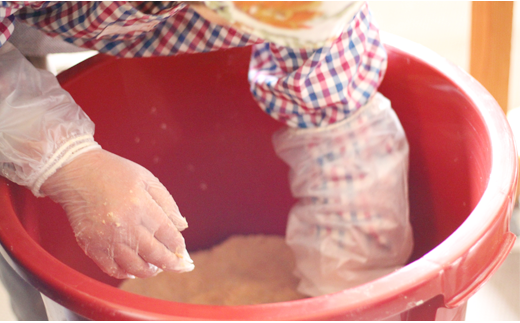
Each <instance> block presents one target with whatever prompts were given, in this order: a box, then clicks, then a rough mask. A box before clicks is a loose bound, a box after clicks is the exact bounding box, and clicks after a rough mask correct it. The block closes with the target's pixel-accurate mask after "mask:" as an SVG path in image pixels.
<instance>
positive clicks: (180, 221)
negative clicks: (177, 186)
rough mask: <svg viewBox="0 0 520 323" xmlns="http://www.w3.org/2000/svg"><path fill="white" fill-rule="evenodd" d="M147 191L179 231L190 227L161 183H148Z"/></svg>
mask: <svg viewBox="0 0 520 323" xmlns="http://www.w3.org/2000/svg"><path fill="white" fill-rule="evenodd" d="M147 191H148V193H149V194H150V196H151V197H152V199H153V200H154V201H155V202H156V203H157V204H158V205H159V206H160V207H161V208H162V210H163V211H164V213H166V215H167V216H168V218H170V220H171V221H172V222H173V224H174V225H175V227H176V228H177V229H178V230H179V231H182V230H184V229H186V228H187V227H188V222H186V219H185V218H184V217H183V216H182V215H181V213H180V211H179V207H178V206H177V204H176V203H175V201H174V200H173V197H172V196H171V195H170V193H169V192H168V190H167V189H166V187H164V186H163V185H162V184H161V183H160V182H159V181H157V183H147Z"/></svg>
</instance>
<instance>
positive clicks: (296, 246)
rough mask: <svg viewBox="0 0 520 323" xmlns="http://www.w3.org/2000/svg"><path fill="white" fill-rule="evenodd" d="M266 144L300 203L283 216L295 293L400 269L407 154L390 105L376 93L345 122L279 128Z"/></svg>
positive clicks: (326, 289)
mask: <svg viewBox="0 0 520 323" xmlns="http://www.w3.org/2000/svg"><path fill="white" fill-rule="evenodd" d="M273 141H274V146H275V150H276V152H277V154H278V155H279V156H280V157H281V158H282V159H283V160H284V161H285V162H286V163H287V164H289V166H290V167H291V172H290V183H291V190H292V193H293V195H294V196H295V197H297V198H300V200H299V202H298V203H297V204H296V205H295V206H294V207H293V208H292V209H291V211H290V214H289V222H288V226H287V232H286V242H287V244H288V245H289V246H290V247H291V248H292V249H293V251H294V254H295V259H296V270H295V274H296V275H297V276H298V277H299V278H301V281H300V284H299V286H298V290H299V291H300V292H301V293H303V294H307V295H310V296H318V295H323V294H328V293H333V292H337V291H341V290H344V289H347V288H350V287H354V286H356V285H360V284H363V283H366V282H368V281H370V280H373V279H376V278H378V277H380V276H383V275H386V274H388V273H390V272H391V271H393V270H396V269H398V268H399V267H400V266H402V265H404V263H405V262H406V260H407V259H408V257H409V256H410V253H411V251H412V247H413V238H412V229H411V225H410V223H409V219H408V218H409V210H408V184H407V177H408V152H409V149H408V143H407V141H406V137H405V134H404V131H403V128H402V127H401V124H400V123H399V120H398V119H397V116H396V115H395V113H394V111H393V110H392V108H391V106H390V101H388V100H387V99H386V98H384V97H383V96H382V95H381V94H379V93H377V94H376V95H375V97H374V98H373V99H371V100H370V101H369V102H368V103H367V104H366V105H365V106H363V107H362V108H361V109H360V110H359V111H358V112H356V113H355V114H354V115H352V116H351V117H349V118H348V119H346V120H343V121H341V122H339V123H336V124H332V125H329V126H327V127H325V128H313V129H296V128H286V129H283V130H282V131H280V132H278V133H276V134H275V136H274V138H273Z"/></svg>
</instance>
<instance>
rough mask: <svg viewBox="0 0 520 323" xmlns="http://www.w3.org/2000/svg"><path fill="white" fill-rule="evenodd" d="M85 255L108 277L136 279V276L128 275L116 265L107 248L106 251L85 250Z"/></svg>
mask: <svg viewBox="0 0 520 323" xmlns="http://www.w3.org/2000/svg"><path fill="white" fill-rule="evenodd" d="M85 253H86V254H87V256H89V257H90V259H92V260H93V261H94V262H95V263H96V265H98V267H99V268H100V269H101V270H103V272H105V273H106V274H107V275H110V276H112V277H114V278H117V279H127V278H135V276H134V275H132V274H130V273H128V272H127V271H126V270H124V269H122V268H121V267H120V266H119V265H118V264H117V263H116V261H115V260H114V258H113V256H112V254H111V252H110V251H109V249H108V248H105V249H104V250H102V249H97V248H96V249H94V248H89V249H86V250H85ZM109 253H110V254H109Z"/></svg>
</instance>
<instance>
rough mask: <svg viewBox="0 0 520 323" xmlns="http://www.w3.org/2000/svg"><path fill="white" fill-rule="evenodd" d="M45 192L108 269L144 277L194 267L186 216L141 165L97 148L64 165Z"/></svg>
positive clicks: (118, 275) (83, 245)
mask: <svg viewBox="0 0 520 323" xmlns="http://www.w3.org/2000/svg"><path fill="white" fill-rule="evenodd" d="M41 191H42V192H43V193H44V194H45V195H48V196H49V197H50V198H51V199H52V200H54V201H55V202H57V203H59V204H61V205H62V206H63V208H64V209H65V212H66V213H67V217H68V219H69V221H70V224H71V225H72V228H73V230H74V232H75V234H76V239H77V241H78V243H79V245H80V246H81V248H82V249H83V250H84V251H85V253H86V254H87V255H88V256H89V257H90V258H92V259H93V260H94V261H95V262H96V264H97V265H98V266H99V267H100V268H101V269H102V270H103V271H104V272H106V273H107V274H109V275H111V276H114V277H116V278H129V277H132V276H137V277H142V278H144V277H149V276H153V275H155V274H157V273H158V272H159V271H160V270H161V269H162V270H169V271H175V272H185V271H190V270H192V269H193V268H194V266H193V261H192V260H191V259H190V257H189V255H188V252H187V251H186V247H185V243H184V238H183V237H182V235H181V233H180V231H182V230H184V229H185V228H187V227H188V224H187V222H186V220H185V219H184V218H183V217H182V216H181V215H180V213H179V209H178V207H177V205H176V204H175V202H174V200H173V198H172V197H171V195H170V194H169V193H168V191H167V190H166V188H165V187H164V186H163V185H162V184H161V183H160V182H159V180H158V179H157V178H156V177H154V176H153V175H152V174H151V173H150V172H149V171H148V170H146V169H145V168H143V167H142V166H140V165H138V164H136V163H134V162H131V161H129V160H127V159H124V158H122V157H119V156H117V155H114V154H112V153H109V152H107V151H105V150H101V149H98V150H94V151H90V152H86V153H84V154H82V155H81V156H78V157H77V158H75V159H74V160H73V161H72V162H70V163H69V164H67V165H65V166H63V167H61V168H60V169H59V170H58V171H57V172H56V173H55V174H54V175H52V176H51V177H49V178H48V179H47V181H46V182H45V183H44V184H43V185H42V188H41Z"/></svg>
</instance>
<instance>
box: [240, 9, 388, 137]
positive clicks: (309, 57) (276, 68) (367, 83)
mask: <svg viewBox="0 0 520 323" xmlns="http://www.w3.org/2000/svg"><path fill="white" fill-rule="evenodd" d="M386 62H387V56H386V51H385V49H384V47H383V44H382V43H381V41H380V39H379V31H378V29H377V27H376V26H375V25H374V24H373V22H372V18H371V14H370V11H369V9H368V5H367V4H366V3H365V4H364V5H363V6H362V8H361V9H360V11H359V12H358V13H357V14H356V15H355V17H354V18H353V20H352V21H351V22H350V24H349V25H347V26H346V27H345V29H344V31H343V33H342V34H341V36H340V37H339V38H338V39H336V40H335V41H334V42H333V43H332V45H330V46H327V47H323V48H320V49H318V50H316V51H314V52H313V51H306V50H295V49H291V48H287V47H281V46H277V45H275V44H272V43H262V44H257V45H254V46H253V53H252V57H251V64H250V70H249V80H250V83H251V91H252V93H253V95H254V97H255V98H256V100H257V101H258V103H259V104H260V107H261V108H262V109H263V110H264V111H265V112H266V113H268V114H269V115H271V116H273V117H274V118H275V119H277V120H279V121H282V122H284V123H286V124H287V125H289V126H292V127H300V128H314V127H321V126H326V125H328V124H332V123H335V122H337V121H341V120H343V119H345V118H347V117H348V116H349V115H350V114H351V113H352V112H354V111H356V110H358V109H359V108H360V107H362V106H363V105H365V103H366V102H367V101H368V100H369V99H370V98H371V97H372V96H373V95H374V94H375V93H376V92H377V88H378V86H379V84H380V82H381V81H382V78H383V76H384V72H385V70H386Z"/></svg>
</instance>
